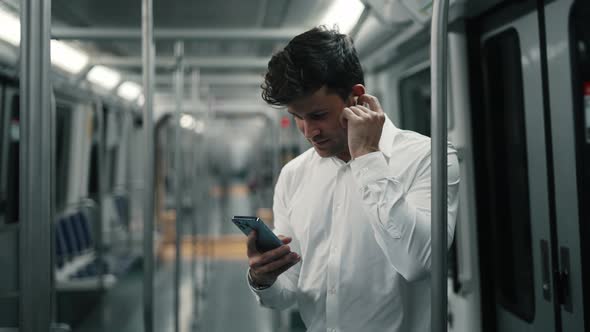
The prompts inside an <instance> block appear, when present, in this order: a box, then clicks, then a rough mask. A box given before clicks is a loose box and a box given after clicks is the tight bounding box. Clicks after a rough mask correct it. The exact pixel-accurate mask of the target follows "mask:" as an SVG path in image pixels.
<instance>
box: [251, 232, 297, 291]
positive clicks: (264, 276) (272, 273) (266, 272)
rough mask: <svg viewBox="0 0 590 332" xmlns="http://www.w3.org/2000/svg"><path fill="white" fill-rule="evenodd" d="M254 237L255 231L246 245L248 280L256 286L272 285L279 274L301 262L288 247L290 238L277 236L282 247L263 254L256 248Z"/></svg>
mask: <svg viewBox="0 0 590 332" xmlns="http://www.w3.org/2000/svg"><path fill="white" fill-rule="evenodd" d="M256 237H257V233H256V231H252V232H251V233H250V234H249V235H248V243H247V246H248V264H249V266H250V278H251V279H252V281H253V282H254V283H255V284H256V285H258V286H270V285H272V284H273V283H274V282H275V281H276V280H277V278H278V277H279V275H280V274H281V273H283V272H285V271H287V270H288V269H289V268H291V267H292V266H293V265H295V264H297V263H298V262H299V261H301V257H300V256H299V255H298V254H297V253H295V252H292V251H291V248H290V247H289V246H288V244H289V243H290V242H291V240H292V239H291V238H290V237H285V236H279V238H280V239H281V241H282V242H283V245H282V246H280V247H278V248H276V249H272V250H269V251H266V252H264V253H262V252H260V251H259V250H258V248H257V247H256Z"/></svg>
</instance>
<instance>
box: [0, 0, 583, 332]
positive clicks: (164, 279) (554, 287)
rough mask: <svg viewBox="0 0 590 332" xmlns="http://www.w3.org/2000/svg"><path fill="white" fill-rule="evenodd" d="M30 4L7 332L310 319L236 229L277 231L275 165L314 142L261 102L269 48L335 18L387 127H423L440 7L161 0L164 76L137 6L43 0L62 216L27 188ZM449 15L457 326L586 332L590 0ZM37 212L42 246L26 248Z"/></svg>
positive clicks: (54, 181)
mask: <svg viewBox="0 0 590 332" xmlns="http://www.w3.org/2000/svg"><path fill="white" fill-rule="evenodd" d="M143 1H144V3H145V2H146V0H143ZM32 2H34V1H29V0H26V1H25V0H0V128H1V129H0V266H1V269H2V271H3V272H2V273H0V331H6V332H8V331H12V332H14V331H33V330H32V329H25V328H24V326H26V325H27V324H28V323H29V320H37V319H39V320H40V319H41V318H39V317H45V316H46V317H48V318H47V319H49V320H50V322H51V329H50V330H51V331H79V332H95V331H96V332H98V331H130V332H135V331H146V324H147V325H149V324H153V326H152V327H151V330H153V331H175V332H178V331H184V332H188V331H191V332H193V331H194V332H196V331H208V332H215V331H218V332H227V331H234V330H237V331H244V332H250V331H252V332H266V331H268V332H271V331H273V332H276V331H284V332H302V331H305V330H306V327H305V324H304V323H303V321H302V319H301V317H300V315H299V310H298V308H297V307H293V308H290V309H287V310H283V311H278V310H271V309H267V308H262V307H260V306H259V305H258V304H257V302H256V300H255V297H254V296H253V295H252V293H251V291H250V289H249V288H248V283H247V279H246V271H247V269H248V261H247V257H246V237H245V236H244V235H243V234H242V233H241V232H240V230H239V229H238V228H236V227H235V226H234V225H233V224H232V223H231V217H232V216H234V215H250V216H258V217H259V218H261V219H262V220H264V221H265V222H266V223H267V224H268V225H269V226H271V227H272V223H273V213H272V204H273V190H274V185H275V183H276V179H277V176H278V174H279V172H280V169H281V167H282V166H284V165H285V164H286V163H288V162H289V161H290V160H292V159H293V158H295V157H296V156H297V155H299V154H301V153H302V152H304V151H306V150H307V149H309V148H310V147H311V146H310V144H309V143H308V142H307V141H306V140H305V139H304V138H303V136H302V135H301V133H300V132H299V131H298V129H297V127H296V126H295V123H294V120H293V118H292V117H291V116H290V115H289V114H288V113H287V112H286V111H285V110H284V109H280V108H276V107H271V106H269V105H266V104H265V103H264V102H263V100H262V99H261V89H260V86H261V84H262V82H263V78H264V73H265V70H266V68H267V64H268V60H269V59H270V57H271V55H272V54H273V53H275V52H277V51H278V50H280V49H282V48H283V47H284V46H285V45H286V44H287V42H288V41H289V40H290V39H291V38H292V37H294V36H295V35H297V34H299V33H302V32H304V31H306V30H307V29H309V28H312V27H314V26H318V25H322V24H323V25H328V26H333V25H334V24H337V26H338V27H339V29H340V31H342V32H344V33H347V34H350V35H351V36H352V37H353V39H354V41H355V46H356V49H357V51H358V54H359V57H360V60H361V63H362V65H363V69H364V70H365V79H366V86H367V91H368V92H369V93H370V94H372V95H374V96H376V97H377V98H378V99H379V100H380V102H381V105H382V106H383V109H384V110H385V112H386V114H387V116H388V118H390V119H391V120H392V121H393V122H394V123H395V124H396V126H398V127H400V128H402V129H404V130H412V131H416V132H418V133H420V134H422V135H426V136H430V135H431V113H430V112H431V97H432V84H431V72H430V70H431V54H430V42H431V17H432V12H433V0H416V1H413V0H362V1H361V0H320V1H317V0H297V1H293V0H273V1H270V0H247V1H236V0H218V1H213V2H211V1H194V0H193V1H190V0H173V1H161V0H154V1H153V8H152V11H153V30H154V31H153V32H154V33H153V36H154V37H153V46H154V49H155V64H153V76H152V79H153V82H152V84H153V89H148V88H147V87H145V86H143V84H144V83H143V82H144V81H143V80H144V79H145V71H146V68H145V47H144V44H142V38H145V37H144V36H142V22H144V21H143V20H145V18H144V17H143V16H142V1H124V2H122V1H115V0H103V1H94V0H78V1H66V0H53V1H42V2H43V3H50V4H51V12H50V31H51V41H50V50H49V51H50V54H51V60H50V63H51V65H50V66H49V67H50V68H49V73H50V82H51V89H50V91H48V92H47V93H49V97H48V98H49V100H50V101H51V102H50V104H51V105H50V106H47V110H48V111H49V112H50V113H51V117H49V118H46V119H50V120H49V121H38V122H39V124H38V125H39V126H38V127H37V128H45V129H43V130H49V132H50V134H48V135H49V136H46V137H48V138H50V139H49V140H46V141H44V142H43V146H42V147H39V148H38V149H42V150H43V151H47V153H46V154H44V156H47V158H45V159H43V160H42V163H41V164H40V165H37V168H44V169H47V171H43V172H44V173H43V174H48V175H49V178H48V180H46V182H47V183H49V184H50V187H51V188H52V190H51V192H50V193H49V194H48V195H47V196H46V197H49V198H50V199H49V202H50V206H51V213H50V216H51V218H50V220H46V219H42V220H30V218H29V217H28V216H29V215H30V214H29V210H31V209H33V210H34V209H36V206H37V205H39V204H41V203H40V202H29V201H27V199H26V197H28V196H26V195H25V194H24V190H25V189H24V188H25V183H24V182H23V180H22V179H23V178H24V177H25V176H28V175H26V174H29V173H30V171H28V169H29V168H28V167H25V166H26V165H23V161H27V160H28V159H25V157H23V155H24V152H23V151H25V150H24V147H25V143H24V142H25V141H24V140H23V137H24V129H23V125H24V124H25V123H27V121H32V120H31V119H30V118H29V115H28V114H29V113H26V112H28V110H27V109H25V108H23V106H22V105H25V104H26V103H25V102H24V101H23V100H22V99H23V98H24V97H23V91H24V90H23V87H22V86H21V82H22V81H23V76H22V72H21V69H22V68H23V67H22V63H23V58H22V57H21V46H19V45H20V42H21V34H20V31H21V28H22V27H21V24H25V23H24V21H23V20H22V18H23V17H26V13H24V14H23V13H22V9H23V8H24V7H25V6H24V4H25V3H27V4H28V3H32ZM448 16H449V17H448V20H449V24H448V39H447V40H448V66H447V68H448V79H447V81H448V84H447V109H448V118H447V130H448V140H449V141H450V142H451V143H452V144H453V145H454V146H455V147H456V149H457V151H458V155H459V160H460V164H461V185H460V189H459V197H460V208H459V213H458V218H457V226H456V230H455V238H454V242H453V245H452V247H451V249H450V250H449V253H448V313H447V321H448V325H447V329H448V331H452V332H491V331H500V332H516V331H518V332H522V331H535V332H545V331H547V332H549V331H555V332H557V331H563V332H566V331H567V332H569V331H580V332H581V331H590V286H589V285H590V244H589V242H588V240H587V238H588V236H590V205H589V204H588V202H590V26H589V23H588V22H589V21H588V17H590V2H588V1H587V0H553V1H543V0H537V1H529V0H522V1H501V0H475V1H473V0H451V1H450V2H449V12H448ZM27 24H29V22H27ZM143 42H145V40H143ZM47 61H49V59H47ZM35 77H36V76H35ZM148 93H149V94H150V95H146V94H148ZM148 104H149V106H150V107H151V108H152V109H153V117H152V118H151V119H149V118H146V117H145V110H146V107H147V106H146V105H148ZM26 105H28V104H26ZM25 113H26V114H25ZM44 119H45V118H44ZM146 119H147V120H146ZM148 128H149V129H150V130H151V132H152V133H153V135H152V137H153V142H147V141H146V135H145V132H146V130H147V129H148ZM27 149H29V148H27ZM147 149H151V150H150V151H151V153H152V154H149V153H147V152H146V151H147ZM27 151H29V150H27ZM37 151H41V150H37ZM150 156H153V158H150ZM147 170H152V172H151V173H149V172H147ZM25 173H26V174H25ZM146 174H153V179H148V178H147V177H146ZM38 181H39V184H37V183H36V182H35V183H33V184H31V183H29V186H32V187H30V188H33V189H32V190H33V191H34V190H36V189H35V188H38V190H41V189H40V188H42V186H41V183H42V181H41V179H38ZM43 183H45V182H43ZM151 189H153V190H151ZM27 190H28V189H27ZM27 192H29V191H27ZM150 196H151V197H150ZM147 198H151V199H153V202H154V206H153V225H152V226H153V227H151V228H153V232H150V233H151V234H150V236H148V237H147V239H148V240H149V241H150V246H147V247H146V245H145V242H146V240H145V238H146V231H145V230H146V227H147V226H146V220H148V219H149V216H150V215H151V214H150V213H148V212H149V211H148V210H149V208H148V207H147V206H146V203H145V202H146V200H147ZM146 216H147V217H146ZM25 222H29V223H33V224H31V225H33V226H25ZM39 224H43V225H45V226H44V227H45V228H43V229H46V230H47V232H45V233H44V235H43V236H44V238H45V241H46V242H47V243H46V244H45V247H44V248H46V249H47V251H46V252H45V255H42V256H36V257H38V258H37V259H34V260H25V259H24V257H31V256H26V253H27V252H28V251H29V250H33V249H30V248H29V246H34V245H35V243H31V242H30V241H28V240H27V239H28V237H27V236H26V233H27V232H29V231H34V229H35V227H37V226H34V225H39ZM151 228H149V229H151ZM148 234H149V233H148ZM152 239H153V241H152ZM39 245H42V243H39ZM146 248H148V249H153V250H147V251H146ZM149 251H151V252H149ZM40 254H43V253H42V252H41V253H40ZM147 255H149V256H150V257H153V260H154V264H153V265H152V264H146V257H147ZM42 257H44V258H45V259H43V258H42ZM45 266H46V267H47V268H44V267H45ZM45 269H50V270H49V271H50V277H49V276H48V278H49V279H50V280H48V282H49V284H50V285H51V287H50V289H49V290H48V293H47V294H48V300H47V301H48V302H46V303H48V304H49V305H47V307H46V308H43V310H45V312H42V313H39V312H37V313H35V314H32V313H31V312H30V311H29V308H28V307H27V303H29V302H27V300H26V299H25V295H24V294H25V290H24V287H26V286H25V285H26V284H25V282H24V281H23V280H24V279H23V278H24V276H23V275H22V274H23V273H24V272H23V271H38V272H37V273H40V274H43V273H45ZM148 275H149V276H150V277H149V278H148V279H146V276H148ZM146 280H148V282H151V286H150V287H151V288H150V289H151V291H150V292H151V294H150V296H147V295H146V284H145V283H146ZM37 299H38V300H40V301H41V300H42V299H41V295H38V298H37ZM146 301H151V305H152V307H153V311H149V310H148V312H146ZM146 316H147V318H146ZM148 321H149V322H150V323H147V322H148ZM151 330H150V331H151Z"/></svg>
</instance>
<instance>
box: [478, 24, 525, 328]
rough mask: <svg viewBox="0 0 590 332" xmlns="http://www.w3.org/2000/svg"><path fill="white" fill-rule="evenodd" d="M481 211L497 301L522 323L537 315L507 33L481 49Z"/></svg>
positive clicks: (517, 80) (519, 100) (520, 108)
mask: <svg viewBox="0 0 590 332" xmlns="http://www.w3.org/2000/svg"><path fill="white" fill-rule="evenodd" d="M482 55H483V84H484V110H483V114H482V118H481V129H482V130H481V132H479V133H478V135H481V140H482V143H483V144H482V145H481V146H482V147H483V148H482V149H481V151H480V153H481V154H482V157H483V158H484V160H483V161H482V165H483V166H482V167H483V169H485V171H484V173H482V174H480V178H481V181H482V182H483V183H482V184H483V188H482V191H484V192H485V197H482V202H483V206H482V207H483V210H484V211H486V214H487V216H485V217H484V218H487V220H482V223H483V225H482V226H483V227H484V228H486V229H487V233H486V235H484V236H485V237H487V239H486V242H487V247H488V248H487V250H489V251H487V250H486V251H487V252H489V255H490V256H491V257H488V258H491V259H492V262H491V263H492V264H491V268H492V270H493V280H494V292H495V298H496V301H497V302H498V303H499V304H500V305H501V306H502V307H504V308H505V309H507V310H508V311H510V312H512V313H513V314H515V315H517V316H519V317H520V318H522V319H523V320H526V321H529V322H530V321H532V319H533V317H534V312H535V297H534V296H535V295H534V288H533V284H534V283H533V280H534V279H533V256H532V243H531V220H530V219H531V218H530V211H529V209H530V205H529V189H528V188H529V185H528V183H529V180H528V162H527V148H526V135H525V134H526V131H525V118H524V95H523V81H522V68H521V63H520V60H521V52H520V43H519V38H518V34H517V32H516V30H514V29H509V30H507V31H504V32H502V33H499V34H497V35H495V36H493V37H491V38H489V39H487V40H486V41H485V43H484V45H483V49H482Z"/></svg>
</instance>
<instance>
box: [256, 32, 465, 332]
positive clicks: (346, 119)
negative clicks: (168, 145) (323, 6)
mask: <svg viewBox="0 0 590 332" xmlns="http://www.w3.org/2000/svg"><path fill="white" fill-rule="evenodd" d="M262 88H263V92H262V97H263V99H264V100H265V101H266V102H268V103H269V104H272V105H279V106H287V111H288V112H289V113H291V114H292V115H293V117H294V118H295V122H296V124H297V127H298V128H299V130H300V131H301V133H302V134H303V135H304V136H305V138H306V139H307V140H308V141H309V142H310V143H311V144H312V145H313V148H311V149H309V150H307V151H306V152H304V153H303V154H301V155H300V156H298V157H297V158H295V159H293V160H292V161H291V162H289V163H288V164H287V165H285V167H283V169H282V171H281V174H280V176H279V179H278V181H277V185H276V188H275V195H274V206H273V210H274V220H275V221H274V223H275V233H277V234H279V235H280V237H281V239H282V241H283V243H284V245H283V246H282V247H279V248H277V249H274V250H272V251H267V252H265V253H261V252H259V251H258V250H257V248H256V244H255V241H256V234H255V233H254V232H253V233H251V234H250V236H249V238H248V258H249V265H250V269H249V271H248V281H249V283H250V286H251V288H252V290H253V292H254V293H255V294H256V296H257V299H258V301H259V302H260V303H261V304H262V305H264V306H268V307H273V308H277V309H283V308H287V307H289V306H291V305H292V304H295V303H296V304H297V305H298V307H299V310H300V312H301V315H302V318H303V321H304V322H305V325H306V326H307V328H308V331H311V332H319V331H350V332H359V331H371V332H373V331H396V332H401V331H403V332H408V331H416V332H418V331H420V332H423V331H429V330H430V281H429V278H430V276H429V273H430V265H431V251H430V223H431V220H430V191H431V190H430V163H431V159H430V139H429V138H428V137H425V136H422V135H419V134H417V133H414V132H410V131H403V130H400V129H398V128H396V127H395V126H394V125H393V123H392V122H391V121H390V120H389V119H388V118H387V117H386V116H385V114H384V112H383V109H382V108H381V105H380V104H379V101H378V100H377V98H375V97H374V96H371V95H369V94H367V93H366V91H365V87H364V78H363V71H362V68H361V66H360V63H359V60H358V57H357V54H356V51H355V49H354V46H353V44H352V40H351V39H350V38H349V37H348V36H346V35H343V34H339V33H338V32H337V31H332V30H328V29H326V28H324V27H320V28H314V29H312V30H310V31H307V32H305V33H303V34H301V35H299V36H297V37H295V38H293V40H292V41H291V42H289V44H288V45H287V46H286V47H285V49H284V50H282V51H281V52H279V53H277V54H275V55H274V56H273V57H272V59H271V60H270V62H269V64H268V72H267V74H266V77H265V83H264V84H263V86H262ZM448 153H449V155H448V164H449V166H448V179H449V189H448V210H449V216H448V223H449V227H448V242H449V245H450V243H451V242H452V239H453V232H454V226H455V216H456V213H457V205H458V202H457V189H458V184H459V166H458V161H457V158H456V155H455V151H454V150H453V149H452V148H449V152H448Z"/></svg>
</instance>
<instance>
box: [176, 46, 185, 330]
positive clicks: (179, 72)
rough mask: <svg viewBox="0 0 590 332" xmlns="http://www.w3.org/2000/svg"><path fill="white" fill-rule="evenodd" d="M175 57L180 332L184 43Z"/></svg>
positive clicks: (177, 293)
mask: <svg viewBox="0 0 590 332" xmlns="http://www.w3.org/2000/svg"><path fill="white" fill-rule="evenodd" d="M174 55H175V56H176V66H177V68H176V75H175V76H174V78H175V79H174V90H175V91H174V95H175V97H176V116H175V117H174V167H175V168H176V169H175V171H176V172H175V173H176V174H175V175H174V190H175V191H176V192H175V194H176V197H175V201H176V204H175V205H176V255H175V261H174V331H175V332H179V331H180V325H179V320H180V317H179V314H180V274H181V272H182V271H181V263H182V262H181V259H182V257H181V250H182V232H183V227H182V222H183V220H182V217H181V214H182V190H181V188H180V186H181V183H182V181H181V179H180V177H181V176H182V166H181V163H182V161H181V156H180V153H181V149H180V148H181V146H180V145H181V137H180V135H181V130H182V128H181V127H180V118H181V115H182V98H183V96H182V93H183V90H184V64H183V59H182V58H183V56H184V44H183V43H182V42H176V44H174Z"/></svg>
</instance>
